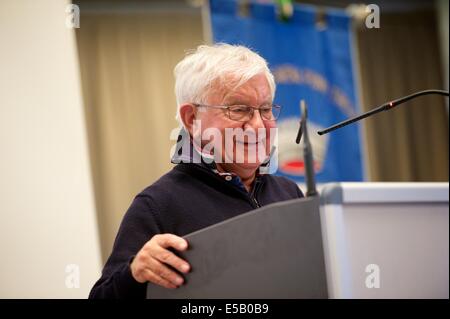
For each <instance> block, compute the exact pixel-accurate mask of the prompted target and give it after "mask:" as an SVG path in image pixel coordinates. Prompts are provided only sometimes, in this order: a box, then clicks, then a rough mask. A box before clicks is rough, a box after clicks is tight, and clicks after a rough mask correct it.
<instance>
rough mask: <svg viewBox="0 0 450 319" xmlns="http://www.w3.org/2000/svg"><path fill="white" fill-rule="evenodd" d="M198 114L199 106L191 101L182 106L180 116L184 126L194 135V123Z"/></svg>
mask: <svg viewBox="0 0 450 319" xmlns="http://www.w3.org/2000/svg"><path fill="white" fill-rule="evenodd" d="M196 115H197V108H196V107H195V106H194V105H192V104H189V103H186V104H183V105H181V106H180V118H181V121H182V122H183V124H184V127H186V129H187V130H188V132H189V134H190V135H191V136H193V135H192V134H193V132H192V131H193V125H194V120H195V116H196Z"/></svg>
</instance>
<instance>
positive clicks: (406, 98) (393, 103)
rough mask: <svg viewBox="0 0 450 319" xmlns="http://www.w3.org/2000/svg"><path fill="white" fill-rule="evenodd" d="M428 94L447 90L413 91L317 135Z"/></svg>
mask: <svg viewBox="0 0 450 319" xmlns="http://www.w3.org/2000/svg"><path fill="white" fill-rule="evenodd" d="M428 94H439V95H444V96H447V97H448V91H443V90H424V91H419V92H416V93H413V94H410V95H407V96H404V97H401V98H399V99H396V100H393V101H391V102H388V103H385V104H383V105H381V106H379V107H377V108H375V109H373V110H370V111H368V112H366V113H363V114H361V115H358V116H355V117H353V118H351V119H348V120H345V121H342V122H340V123H338V124H335V125H333V126H330V127H328V128H326V129H324V130H322V131H318V132H317V134H319V135H323V134H327V133H329V132H331V131H334V130H337V129H338V128H341V127H344V126H346V125H349V124H352V123H354V122H356V121H359V120H362V119H364V118H366V117H369V116H371V115H374V114H376V113H379V112H381V111H388V110H390V109H392V108H394V107H396V106H397V105H400V104H402V103H404V102H406V101H409V100H412V99H414V98H416V97H418V96H421V95H428Z"/></svg>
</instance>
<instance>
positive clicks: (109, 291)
mask: <svg viewBox="0 0 450 319" xmlns="http://www.w3.org/2000/svg"><path fill="white" fill-rule="evenodd" d="M299 197H303V194H302V192H301V190H300V189H299V188H298V187H297V185H296V184H295V183H294V182H292V181H290V180H288V179H286V178H283V177H279V176H273V175H260V176H258V177H257V179H256V180H255V182H254V185H253V188H252V191H251V192H250V193H249V192H247V191H245V190H244V189H243V188H242V187H240V186H239V185H236V184H235V183H233V180H231V179H230V180H229V181H228V180H227V179H225V178H223V177H221V176H219V175H218V174H215V173H214V172H213V171H211V170H210V169H209V168H207V167H205V166H203V165H201V164H186V163H181V164H178V165H177V166H175V167H174V168H173V169H172V170H171V171H170V172H169V173H167V174H166V175H164V176H162V177H161V178H160V179H159V180H158V181H156V182H155V183H154V184H152V185H151V186H149V187H147V188H146V189H145V190H144V191H142V192H141V193H140V194H138V195H137V196H136V198H135V199H134V201H133V202H132V204H131V206H130V208H129V209H128V211H127V212H126V214H125V216H124V218H123V221H122V223H121V225H120V228H119V232H118V234H117V237H116V240H115V242H114V246H113V250H112V253H111V255H110V257H109V258H108V260H107V262H106V265H105V267H104V268H103V272H102V276H101V278H100V279H99V280H98V281H97V282H96V283H95V285H94V287H93V288H92V290H91V293H90V295H89V298H145V295H146V284H141V283H138V282H137V281H135V280H134V278H133V277H132V275H131V270H130V262H131V260H132V258H133V257H134V256H135V255H136V254H137V252H138V251H139V250H140V249H141V248H142V246H144V244H145V243H146V242H147V241H149V240H150V239H151V238H152V237H153V236H154V235H156V234H161V233H171V234H175V235H178V236H184V235H186V234H189V233H191V232H194V231H196V230H199V229H201V228H204V227H207V226H210V225H213V224H216V223H219V222H222V221H224V220H226V219H228V218H232V217H234V216H237V215H239V214H242V213H245V212H248V211H250V210H253V209H256V208H258V207H260V206H264V205H268V204H271V203H274V202H279V201H284V200H289V199H294V198H299Z"/></svg>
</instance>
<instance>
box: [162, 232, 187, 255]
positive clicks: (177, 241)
mask: <svg viewBox="0 0 450 319" xmlns="http://www.w3.org/2000/svg"><path fill="white" fill-rule="evenodd" d="M154 238H155V241H156V242H157V243H158V244H159V245H160V246H161V247H163V248H169V247H173V248H175V249H177V250H181V251H183V250H186V249H187V248H188V242H187V241H186V239H184V238H181V237H179V236H176V235H173V234H162V235H155V236H154Z"/></svg>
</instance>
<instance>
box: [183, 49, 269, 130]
mask: <svg viewBox="0 0 450 319" xmlns="http://www.w3.org/2000/svg"><path fill="white" fill-rule="evenodd" d="M259 74H264V75H265V76H266V78H267V81H268V83H269V87H270V91H271V95H272V100H273V98H274V96H275V88H276V86H275V80H274V77H273V75H272V73H271V72H270V70H269V67H268V65H267V61H266V60H264V58H262V57H261V56H260V55H258V54H257V53H256V52H254V51H252V50H250V49H249V48H247V47H244V46H242V45H230V44H225V43H218V44H214V45H200V46H199V47H197V49H196V50H195V51H193V52H191V53H189V54H188V55H186V56H185V57H184V59H183V60H181V61H180V62H179V63H178V64H177V65H176V66H175V69H174V75H175V96H176V99H177V115H176V118H177V120H178V121H179V122H180V124H183V123H182V121H181V119H180V106H181V105H182V104H185V103H205V100H206V98H207V96H208V93H209V90H210V88H211V87H212V85H213V83H216V81H221V80H225V77H227V79H226V80H227V81H228V83H229V82H230V81H231V83H232V84H233V85H234V88H236V87H238V86H240V85H242V84H244V83H245V82H247V81H248V80H250V79H251V78H252V77H254V76H256V75H259ZM219 83H220V82H219ZM228 83H227V84H228Z"/></svg>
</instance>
